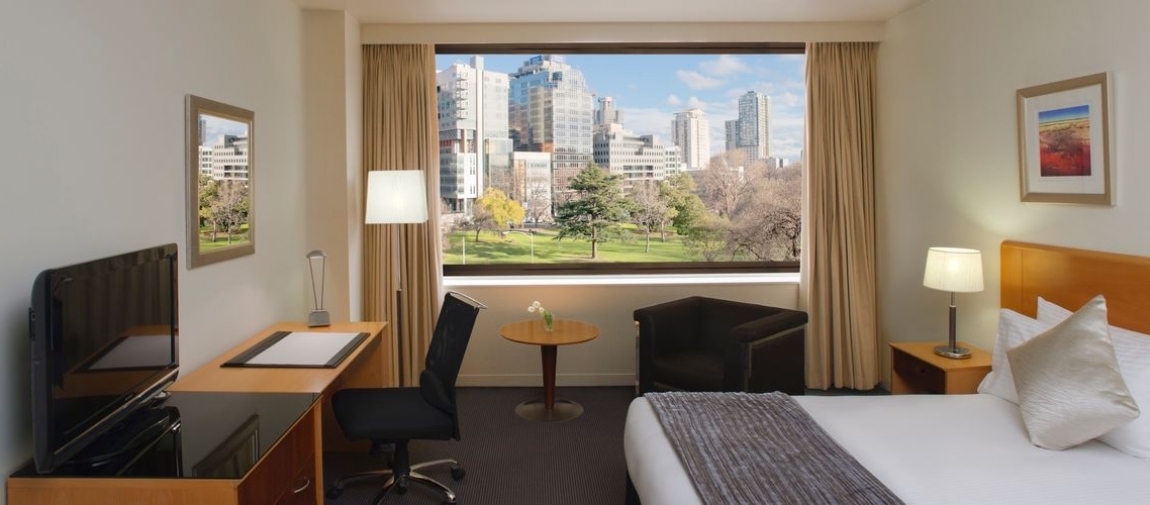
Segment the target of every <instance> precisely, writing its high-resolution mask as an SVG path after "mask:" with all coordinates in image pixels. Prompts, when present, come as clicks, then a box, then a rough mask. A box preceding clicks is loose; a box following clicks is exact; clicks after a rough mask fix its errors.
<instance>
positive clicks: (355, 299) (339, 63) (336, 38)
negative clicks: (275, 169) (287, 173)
mask: <svg viewBox="0 0 1150 505" xmlns="http://www.w3.org/2000/svg"><path fill="white" fill-rule="evenodd" d="M303 19H304V23H303V26H304V51H303V65H304V68H306V69H307V71H306V72H305V73H304V75H303V88H304V89H303V102H304V114H305V118H306V120H305V122H304V138H306V139H307V142H306V143H305V144H304V146H303V147H304V156H305V158H304V160H305V161H304V164H305V166H306V170H305V172H306V184H305V187H306V189H305V191H306V199H307V203H308V209H309V212H308V214H307V216H306V219H307V220H306V223H305V229H306V230H307V235H306V241H307V250H309V251H310V250H314V249H319V250H322V251H324V252H325V253H326V254H327V261H326V263H327V265H326V268H325V269H324V270H325V271H324V272H323V273H322V274H321V272H320V271H319V270H318V264H317V265H316V268H317V270H316V271H315V283H316V288H315V289H316V291H317V292H316V293H313V292H312V291H311V290H312V287H311V280H310V278H309V280H308V293H309V296H308V300H309V301H308V303H311V304H313V305H314V304H315V302H316V298H317V297H318V296H319V295H321V294H322V297H323V300H322V301H321V302H322V304H323V305H324V307H325V308H326V309H327V310H328V312H329V313H330V316H331V320H332V321H348V320H353V319H352V317H353V316H354V317H355V319H358V318H359V314H360V313H361V305H362V296H361V294H360V292H361V291H362V280H361V277H362V274H361V273H360V272H361V271H362V262H363V260H362V258H363V252H362V235H363V231H362V230H363V219H362V218H361V217H360V216H362V215H363V206H362V203H361V200H362V196H361V195H362V194H363V176H362V174H361V170H362V169H361V160H362V157H363V156H362V153H361V150H360V148H359V146H360V145H361V142H362V140H361V139H362V137H363V133H362V130H363V127H362V120H361V118H362V114H363V113H362V110H363V105H362V104H363V92H362V87H363V85H362V77H361V73H360V67H361V66H362V64H361V61H362V57H361V56H360V54H361V50H360V47H361V46H360V43H359V23H358V22H357V21H355V19H354V18H352V17H351V16H349V15H347V14H345V13H344V12H342V11H321V10H305V11H304V14H303ZM317 263H318V262H317ZM305 268H307V267H306V265H305ZM310 273H311V271H310V270H309V276H310ZM321 279H322V281H323V289H322V293H319V291H321V290H320V288H319V286H320V283H321Z"/></svg>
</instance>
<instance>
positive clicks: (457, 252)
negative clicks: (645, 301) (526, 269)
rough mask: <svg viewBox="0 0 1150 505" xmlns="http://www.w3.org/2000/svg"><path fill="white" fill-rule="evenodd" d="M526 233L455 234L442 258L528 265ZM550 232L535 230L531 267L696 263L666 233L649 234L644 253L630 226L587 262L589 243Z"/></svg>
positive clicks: (639, 235)
mask: <svg viewBox="0 0 1150 505" xmlns="http://www.w3.org/2000/svg"><path fill="white" fill-rule="evenodd" d="M528 230H529V229H516V230H514V231H512V232H510V233H504V234H502V236H500V235H501V234H499V233H495V232H490V231H484V232H480V234H479V241H478V242H476V240H475V231H474V230H472V231H457V232H453V233H451V234H449V235H448V240H449V241H450V242H451V244H450V247H448V248H447V249H446V250H445V251H444V254H443V262H444V264H447V265H464V264H466V265H490V264H530V263H531V262H532V261H531V237H529V236H528V235H527V233H526V232H527V231H528ZM556 233H557V231H556V230H554V229H543V228H539V229H535V235H534V236H535V241H534V242H535V263H588V262H592V261H594V262H603V263H622V262H632V263H644V262H654V263H658V262H681V261H696V259H695V258H692V257H691V255H690V253H688V252H687V250H686V248H685V247H684V246H683V242H682V240H681V238H680V237H678V236H677V235H675V234H674V233H673V232H668V233H667V241H666V242H662V241H660V240H659V234H658V233H652V234H651V250H650V252H644V246H645V239H644V234H643V233H642V232H641V231H638V230H636V229H635V227H634V226H631V227H628V228H627V229H626V230H625V231H624V232H623V235H624V239H623V240H614V241H611V242H601V243H599V256H598V257H597V258H595V259H594V260H592V259H591V242H590V241H586V240H575V239H570V238H567V239H563V240H561V241H560V240H555V235H556ZM463 240H466V241H467V246H466V248H467V258H466V261H464V255H463V249H464V246H463V242H462V241H463Z"/></svg>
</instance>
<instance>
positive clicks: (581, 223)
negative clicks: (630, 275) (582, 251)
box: [555, 163, 631, 259]
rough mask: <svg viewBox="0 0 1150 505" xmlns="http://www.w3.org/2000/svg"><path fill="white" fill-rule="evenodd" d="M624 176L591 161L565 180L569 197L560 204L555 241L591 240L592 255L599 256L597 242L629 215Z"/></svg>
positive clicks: (612, 234)
mask: <svg viewBox="0 0 1150 505" xmlns="http://www.w3.org/2000/svg"><path fill="white" fill-rule="evenodd" d="M622 181H623V176H621V175H611V174H609V173H607V171H606V170H603V169H602V168H600V167H599V166H598V165H596V164H595V163H590V164H588V165H587V168H585V169H583V170H581V171H580V172H579V173H578V174H576V175H575V177H572V178H571V180H570V182H568V185H567V188H568V189H569V190H570V193H571V197H570V198H569V199H568V200H566V201H565V202H563V203H561V204H559V207H558V212H557V214H556V216H555V222H556V223H557V224H558V225H559V233H558V234H557V235H556V236H555V239H556V240H563V239H564V238H567V237H571V238H579V239H584V240H589V241H591V258H592V259H595V258H597V257H598V255H599V243H600V242H607V241H609V240H611V239H612V238H614V237H617V236H618V235H619V233H620V230H621V226H620V223H622V222H623V221H625V220H626V219H627V217H628V216H629V215H630V211H631V203H630V201H629V200H627V199H626V198H625V197H624V195H623V188H622Z"/></svg>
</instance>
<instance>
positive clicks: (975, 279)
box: [922, 247, 982, 359]
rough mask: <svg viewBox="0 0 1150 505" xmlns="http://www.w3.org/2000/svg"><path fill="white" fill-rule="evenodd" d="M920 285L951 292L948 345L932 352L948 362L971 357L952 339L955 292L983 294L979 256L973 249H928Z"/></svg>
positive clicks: (980, 255)
mask: <svg viewBox="0 0 1150 505" xmlns="http://www.w3.org/2000/svg"><path fill="white" fill-rule="evenodd" d="M922 285H923V286H926V287H928V288H931V289H937V290H939V291H949V292H950V340H949V341H948V344H949V345H940V346H938V347H935V348H934V353H935V354H937V355H939V356H944V357H947V358H951V359H966V358H969V357H970V349H966V348H962V347H958V343H957V341H956V340H955V305H954V294H955V293H976V292H979V291H982V253H981V252H979V251H978V250H976V249H962V248H958V247H931V248H930V249H929V250H928V251H927V252H926V272H925V273H924V274H923V276H922Z"/></svg>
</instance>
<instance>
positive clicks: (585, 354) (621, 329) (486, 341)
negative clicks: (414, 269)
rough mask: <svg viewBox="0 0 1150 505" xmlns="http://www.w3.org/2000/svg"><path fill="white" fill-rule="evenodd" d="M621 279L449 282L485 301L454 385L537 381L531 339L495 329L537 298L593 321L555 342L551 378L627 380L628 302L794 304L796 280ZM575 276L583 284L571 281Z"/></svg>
mask: <svg viewBox="0 0 1150 505" xmlns="http://www.w3.org/2000/svg"><path fill="white" fill-rule="evenodd" d="M791 277H792V280H791V281H782V282H777V283H764V282H756V283H743V284H716V283H714V282H709V283H699V284H661V285H652V284H643V283H636V284H629V285H610V284H602V283H596V282H595V281H588V280H572V281H570V283H555V284H550V285H533V286H522V285H520V286H481V287H470V286H451V285H450V284H451V281H450V280H449V281H448V289H452V290H455V291H459V292H461V293H465V294H467V295H469V296H472V297H474V298H475V299H477V300H479V301H481V302H483V303H484V304H486V305H487V306H488V307H489V308H488V309H487V310H484V311H482V312H480V314H479V320H478V321H477V322H476V325H475V330H474V331H473V332H472V336H471V343H470V344H469V345H468V348H467V354H466V355H465V357H464V358H463V368H462V369H461V370H460V376H459V384H460V385H463V386H528V385H542V383H543V382H542V381H543V379H542V371H541V366H542V364H541V361H540V360H541V358H540V353H539V348H538V347H537V346H529V345H524V344H517V343H514V342H511V341H509V340H506V339H504V338H502V337H500V336H499V328H500V327H501V326H503V325H505V324H507V323H511V322H515V321H521V320H524V319H531V318H533V317H539V316H538V315H536V314H532V313H529V312H527V306H528V305H530V304H531V302H532V301H535V300H538V301H539V302H540V303H542V304H543V306H544V307H545V308H547V309H548V310H551V311H552V312H553V313H554V314H555V317H557V318H560V319H566V318H570V319H577V320H580V321H584V322H587V323H591V324H594V325H595V326H598V327H599V330H600V333H599V337H598V338H596V339H595V340H592V341H590V342H587V343H583V344H578V345H570V346H563V347H561V348H559V351H558V361H557V365H556V384H558V385H560V386H609V385H615V386H619V385H632V384H634V382H635V327H634V317H633V315H632V312H634V310H635V309H638V308H641V307H646V306H649V305H654V304H657V303H662V302H666V301H670V300H676V299H679V298H684V297H687V296H692V295H701V296H712V297H716V298H726V299H729V300H739V301H744V302H749V303H760V304H764V305H772V306H776V307H784V308H791V309H793V308H795V307H796V306H797V305H798V284H797V283H796V282H794V281H793V277H795V276H791ZM574 282H583V283H586V284H584V285H572V284H571V283H574Z"/></svg>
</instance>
